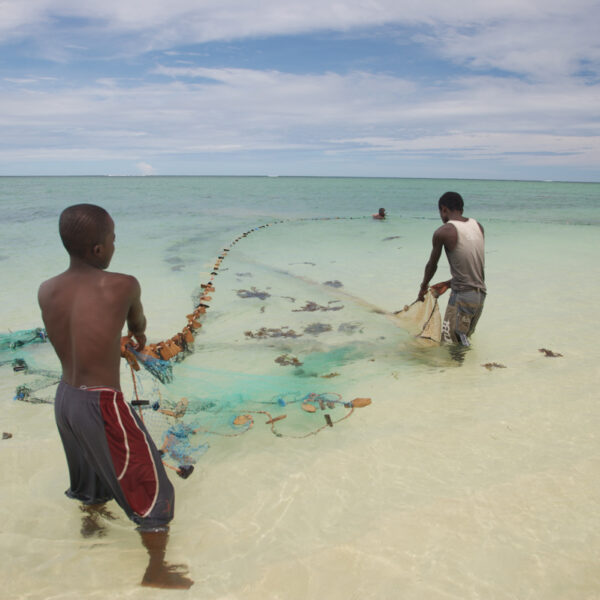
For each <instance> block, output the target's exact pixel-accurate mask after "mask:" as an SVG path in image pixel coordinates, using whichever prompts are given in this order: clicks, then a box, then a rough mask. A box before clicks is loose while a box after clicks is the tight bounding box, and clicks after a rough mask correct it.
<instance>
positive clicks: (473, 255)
mask: <svg viewBox="0 0 600 600" xmlns="http://www.w3.org/2000/svg"><path fill="white" fill-rule="evenodd" d="M448 223H449V224H450V225H453V226H454V228H455V229H456V233H457V234H458V242H457V244H456V247H455V248H454V250H452V251H451V252H446V256H447V257H448V262H449V263H450V273H451V274H452V289H453V290H456V291H457V292H461V291H466V290H472V289H477V290H481V291H482V292H485V291H486V287H485V274H484V268H485V259H484V240H483V233H482V232H481V228H480V227H479V223H477V221H476V220H475V219H467V220H466V221H448Z"/></svg>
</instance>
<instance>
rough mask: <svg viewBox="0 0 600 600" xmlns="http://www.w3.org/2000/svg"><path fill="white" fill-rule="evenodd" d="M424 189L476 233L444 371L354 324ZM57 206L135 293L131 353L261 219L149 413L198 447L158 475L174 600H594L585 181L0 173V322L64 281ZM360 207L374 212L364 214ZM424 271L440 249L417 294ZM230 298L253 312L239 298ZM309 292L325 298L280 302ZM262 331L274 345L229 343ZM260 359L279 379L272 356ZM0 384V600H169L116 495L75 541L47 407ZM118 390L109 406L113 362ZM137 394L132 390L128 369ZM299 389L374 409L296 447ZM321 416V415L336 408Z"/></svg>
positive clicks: (405, 235) (386, 271) (33, 320)
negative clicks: (166, 506)
mask: <svg viewBox="0 0 600 600" xmlns="http://www.w3.org/2000/svg"><path fill="white" fill-rule="evenodd" d="M448 189H454V190H456V191H459V192H461V193H462V194H463V196H464V198H465V202H466V210H465V214H466V215H468V216H474V217H475V218H477V219H479V220H480V221H481V222H482V224H483V225H484V227H485V229H486V238H487V247H486V278H487V283H488V288H489V294H488V299H487V301H486V307H485V310H484V314H483V317H482V320H481V322H480V324H479V326H478V331H477V332H476V334H475V336H474V338H473V346H472V348H471V350H470V351H469V352H467V353H466V355H465V356H464V361H463V362H462V363H457V362H456V361H454V360H452V358H451V357H450V356H449V354H448V353H447V351H446V350H445V349H441V348H423V347H420V346H418V345H417V344H416V343H415V342H414V341H413V340H411V338H410V337H409V336H408V335H407V334H406V332H404V331H403V330H401V329H399V328H397V327H396V326H394V324H393V323H392V322H391V321H390V320H389V319H387V318H386V317H385V316H384V315H382V314H378V313H377V312H374V311H373V307H379V308H381V309H383V310H385V311H391V310H396V309H399V308H401V307H403V306H404V305H405V304H408V303H410V302H412V301H413V300H414V298H415V297H416V294H417V291H418V285H419V283H420V281H421V277H422V271H423V268H424V265H425V262H426V260H427V258H428V255H429V250H430V244H431V235H432V233H433V231H434V229H435V228H436V227H437V226H438V225H439V224H440V222H439V218H438V217H437V209H436V199H437V198H438V197H439V195H441V193H443V192H444V191H447V190H448ZM79 201H89V202H95V203H99V204H102V205H103V206H105V207H106V208H107V209H108V210H109V212H111V214H112V215H113V217H114V219H115V221H116V233H117V251H116V254H115V257H114V259H113V264H112V265H111V269H112V270H115V271H122V272H128V273H133V274H135V275H136V276H137V277H138V279H139V280H140V283H141V285H142V290H143V292H142V294H143V296H142V298H143V302H144V307H145V310H146V313H147V316H148V321H149V328H148V335H149V338H150V339H151V340H152V341H158V340H160V339H163V338H166V337H170V336H171V335H173V334H174V333H175V332H177V331H179V330H180V329H181V328H182V327H183V325H185V323H186V318H185V316H186V315H187V314H189V312H191V310H192V308H193V306H194V294H197V292H198V288H199V286H200V284H201V283H203V282H206V281H207V280H208V278H209V277H210V272H211V271H212V268H213V265H214V262H215V258H216V257H217V256H218V255H219V254H220V253H221V252H222V250H223V248H225V247H229V245H230V244H231V242H232V240H234V239H236V238H237V237H238V236H239V235H240V234H242V233H244V232H246V231H249V230H251V229H253V228H255V227H257V226H259V225H262V224H263V223H270V222H274V221H279V220H282V221H283V222H281V223H277V224H274V225H272V226H270V227H267V228H263V229H259V230H257V231H253V232H252V233H251V234H250V235H248V236H247V237H244V238H242V239H241V240H240V241H239V242H238V243H237V244H235V245H234V246H231V251H230V252H229V254H228V256H227V257H226V259H225V260H224V261H223V263H222V266H221V268H220V270H219V275H218V276H217V277H216V278H215V281H214V285H215V288H216V289H215V292H214V293H213V294H211V295H212V296H213V300H212V302H211V309H210V310H209V311H208V312H207V314H206V316H205V318H204V319H203V328H202V330H201V333H200V334H199V336H198V337H197V340H196V351H195V353H194V354H193V355H192V356H190V357H188V358H187V359H186V360H185V361H184V362H183V363H181V364H179V365H176V366H175V368H174V374H175V380H174V382H173V383H172V384H171V385H167V386H162V387H161V394H163V395H165V396H167V397H168V398H169V399H172V400H173V401H176V400H178V399H179V398H180V397H183V396H185V397H187V398H188V399H189V401H190V411H189V415H188V418H189V421H190V423H192V424H194V425H195V426H200V427H203V429H204V430H209V431H211V432H212V433H207V432H206V431H204V430H203V432H201V433H199V434H198V443H202V444H208V446H209V447H208V450H206V452H204V453H203V454H202V455H201V456H199V457H198V462H197V464H196V470H195V472H194V474H193V475H192V476H191V477H190V478H189V479H187V480H182V479H179V478H177V477H176V476H175V477H173V478H172V480H173V483H174V485H175V487H176V495H177V496H176V497H177V510H176V517H175V520H174V522H173V525H172V531H171V540H170V545H169V549H168V559H169V560H170V561H171V562H174V563H179V562H181V563H186V564H188V565H189V567H190V574H191V576H192V578H193V579H194V580H195V581H196V583H195V585H194V587H193V588H192V590H191V591H190V592H188V595H190V596H191V597H199V598H200V597H202V598H286V599H288V598H292V599H294V598H299V599H300V598H333V599H335V598H361V599H362V598H377V599H379V598H397V597H402V598H419V599H420V598H433V599H435V598H457V599H458V598H460V599H463V598H544V599H548V598H549V599H563V598H577V599H579V598H593V597H596V596H599V595H600V575H599V574H598V569H597V564H598V560H599V558H600V527H599V526H598V524H597V518H596V517H597V513H598V509H599V504H600V485H599V481H600V478H599V477H598V474H599V472H600V471H599V466H600V463H599V461H598V458H597V457H598V450H599V440H598V430H599V429H598V425H599V410H598V407H597V393H596V391H595V386H596V385H597V381H598V375H599V368H598V360H597V359H598V352H597V350H596V340H595V338H596V335H595V332H596V330H597V323H598V318H597V309H596V301H595V299H596V296H597V293H598V291H599V289H598V288H599V285H598V282H597V281H598V280H597V277H596V276H595V273H596V271H597V266H596V265H597V258H598V249H599V237H598V231H599V225H600V185H598V184H566V183H533V182H486V181H455V180H453V181H442V180H391V179H390V180H386V179H381V180H379V179H376V180H371V179H369V180H364V179H303V178H0V207H1V209H2V214H3V220H2V226H1V228H2V236H1V238H0V267H1V268H2V281H3V284H4V285H3V286H2V287H1V289H0V301H1V302H2V306H3V310H2V312H1V313H0V331H1V332H6V331H9V330H13V331H14V330H19V329H28V328H31V327H36V326H38V325H40V318H39V313H38V309H37V305H36V299H35V297H36V291H37V287H38V285H39V283H40V282H41V281H42V280H43V279H44V278H46V277H48V276H50V275H52V274H55V273H57V272H58V271H60V270H62V269H63V268H65V267H66V258H65V257H66V255H65V253H64V250H63V249H62V247H61V245H60V241H59V239H58V235H57V218H58V214H59V212H60V210H62V208H64V207H65V206H66V205H68V204H71V203H74V202H79ZM380 206H385V207H386V208H387V210H388V213H389V215H390V216H389V219H388V220H386V221H385V222H375V221H373V220H372V219H371V218H370V214H371V213H374V212H376V210H377V208H379V207H380ZM323 217H344V218H343V219H332V220H321V218H323ZM351 217H352V218H351ZM311 218H319V220H310V219H311ZM447 276H448V269H447V264H446V262H445V258H442V260H441V261H440V268H439V270H438V273H437V275H436V278H435V280H442V279H444V278H447ZM326 282H329V284H326ZM331 282H339V284H341V286H339V285H338V284H337V283H335V284H334V285H336V286H338V287H334V286H333V285H332V283H331ZM253 288H255V290H256V291H258V292H263V293H266V294H268V296H264V294H261V295H262V296H263V297H262V299H261V298H260V297H243V296H244V295H248V294H244V292H243V291H244V290H246V291H251V292H252V291H253ZM309 302H313V303H315V305H317V306H318V307H322V308H329V309H331V308H338V307H342V308H340V310H314V311H308V310H301V309H302V308H303V307H306V306H307V303H309ZM444 305H445V298H443V300H442V310H443V308H444ZM313 306H314V305H313ZM262 327H265V328H270V329H280V328H288V329H293V330H294V331H295V332H296V333H297V334H299V337H295V338H291V337H290V338H281V337H279V338H269V339H256V338H252V337H250V336H248V335H246V332H254V333H256V332H257V331H259V330H260V328H262ZM288 329H284V330H288ZM300 334H301V335H300ZM540 348H547V349H551V350H553V351H555V352H558V353H560V354H562V355H563V356H562V357H556V358H548V357H546V356H544V355H543V354H542V353H540V352H539V349H540ZM17 354H18V353H13V354H10V353H6V352H5V353H3V357H2V360H5V359H10V358H12V357H13V356H17ZM23 354H24V355H25V356H26V357H27V360H28V362H29V363H30V364H31V365H33V366H35V367H36V368H38V369H47V370H54V371H56V370H57V369H58V366H57V362H56V359H55V358H54V356H53V354H52V350H51V348H50V347H49V345H37V346H29V347H27V349H26V351H24V353H23ZM282 355H288V356H293V357H296V358H298V360H299V361H301V362H302V363H303V364H302V366H300V367H294V366H289V365H288V366H281V365H280V364H279V363H277V362H276V359H277V358H278V357H280V356H282ZM487 363H498V364H501V365H504V366H505V368H494V369H491V370H488V369H486V368H484V367H483V366H482V365H484V364H487ZM0 370H1V372H2V380H1V382H0V405H1V406H2V411H0V428H1V429H2V431H7V432H11V433H12V434H13V437H12V438H11V439H8V440H2V441H1V442H0V462H1V464H2V473H3V486H2V488H1V489H2V491H1V492H0V495H1V500H2V501H1V502H0V511H1V512H2V522H3V523H4V526H3V527H2V529H1V532H2V533H1V534H0V548H1V550H2V555H3V556H4V561H3V562H2V565H1V566H0V578H1V579H2V581H3V582H5V583H4V584H3V587H4V590H3V592H0V597H6V598H71V597H72V598H75V597H77V598H80V597H86V598H100V597H102V598H105V597H110V598H130V597H131V598H137V597H139V598H142V597H144V598H148V597H150V598H152V597H159V594H160V597H161V598H162V597H165V596H170V595H174V596H175V595H177V594H179V595H180V594H181V593H180V592H158V591H156V592H154V591H148V590H145V589H142V588H140V587H138V583H139V580H140V579H141V576H142V574H143V571H144V568H145V563H146V560H145V554H144V551H143V550H142V548H141V545H140V543H139V539H138V537H137V535H136V534H135V532H134V530H133V526H132V524H131V523H130V522H129V521H127V520H126V519H125V518H124V516H123V515H122V513H121V512H120V510H119V508H118V507H117V506H116V505H114V504H112V505H111V507H110V510H111V512H112V513H113V514H114V515H115V517H116V520H114V521H107V522H106V523H105V525H106V532H105V533H106V534H105V535H104V536H102V537H94V538H83V537H82V536H81V535H80V532H79V530H80V528H81V516H80V512H79V510H78V507H77V504H76V503H75V502H72V501H69V500H68V499H67V498H66V497H65V496H64V495H63V491H64V489H65V488H66V487H67V471H66V465H65V462H64V456H63V451H62V447H61V445H60V441H59V439H58V436H57V433H56V429H55V425H54V420H53V414H52V407H51V406H49V405H44V404H42V405H32V404H27V403H23V402H16V401H13V399H12V398H13V396H14V392H15V388H16V387H17V386H18V385H20V384H21V383H22V382H23V381H28V382H31V381H34V382H35V381H36V380H37V381H39V380H40V378H39V377H37V378H36V377H35V376H32V375H29V376H26V375H23V374H22V373H14V372H13V371H12V369H10V366H9V365H5V366H3V367H0ZM335 374H337V375H335ZM326 375H329V377H324V376H326ZM332 375H333V376H332ZM27 378H29V379H27ZM42 379H43V378H42ZM122 379H123V388H124V390H125V392H126V394H127V395H129V396H130V395H131V388H132V386H131V377H130V375H129V374H128V372H127V370H126V369H125V367H124V368H123V377H122ZM141 383H142V386H143V393H145V394H147V395H151V394H153V393H155V391H156V387H157V385H156V384H154V383H153V382H152V380H151V379H150V378H149V376H144V377H143V378H142V381H141ZM52 392H53V389H52V387H51V386H49V387H48V389H41V390H40V392H39V393H40V395H42V396H44V395H45V396H48V397H51V396H52ZM311 392H314V393H328V394H331V395H332V396H331V397H332V398H333V397H334V396H333V395H334V394H337V395H339V396H335V397H341V398H342V399H343V401H349V400H351V399H352V398H355V397H370V398H372V401H373V403H372V404H371V405H370V406H367V407H364V408H359V409H356V410H355V411H354V413H353V414H352V415H350V416H349V417H348V418H346V419H344V420H340V421H339V422H337V423H334V427H333V428H329V427H326V426H325V428H324V429H323V430H322V431H320V432H319V433H318V434H317V435H307V434H310V433H311V432H313V431H315V430H317V429H320V428H321V427H323V426H324V425H325V421H324V418H323V414H324V413H323V412H322V411H320V410H318V411H317V412H316V413H315V414H308V413H306V412H304V411H302V410H301V409H300V408H299V403H298V402H293V401H292V402H290V400H293V399H297V398H301V397H302V396H304V395H306V394H308V393H311ZM279 398H283V399H284V400H287V404H286V405H285V406H281V404H280V403H279V402H278V399H279ZM207 406H211V407H212V408H213V409H212V410H204V411H203V410H202V407H207ZM217 409H218V410H217ZM260 411H266V412H269V413H270V414H272V415H274V416H275V415H281V414H286V418H285V419H283V420H281V421H278V422H277V423H276V424H275V432H277V433H279V434H280V436H278V435H273V431H272V429H271V427H270V426H269V425H267V424H265V421H266V420H267V417H266V416H265V415H263V414H262V413H261V412H260ZM330 412H331V415H332V418H333V419H334V421H335V420H337V419H338V418H341V417H342V416H344V415H345V414H346V412H347V409H344V408H343V407H342V406H341V405H337V404H336V405H335V406H334V408H331V409H330ZM240 413H249V414H252V415H253V417H254V426H253V427H252V428H251V429H249V430H248V431H247V432H245V433H243V434H240V435H234V436H233V437H227V436H224V435H219V434H223V433H228V434H232V433H233V434H236V433H240V432H239V431H236V430H234V429H232V427H231V426H230V420H231V418H232V417H233V416H235V415H236V414H240ZM303 436H306V437H303ZM107 573H110V577H107V576H106V574H107ZM2 594H4V596H3V595H2Z"/></svg>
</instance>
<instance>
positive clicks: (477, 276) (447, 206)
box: [418, 192, 486, 346]
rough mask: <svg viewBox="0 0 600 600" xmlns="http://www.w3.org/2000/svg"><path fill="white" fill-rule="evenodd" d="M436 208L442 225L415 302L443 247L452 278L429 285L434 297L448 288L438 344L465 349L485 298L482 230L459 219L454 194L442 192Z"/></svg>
mask: <svg viewBox="0 0 600 600" xmlns="http://www.w3.org/2000/svg"><path fill="white" fill-rule="evenodd" d="M438 208H439V211H440V218H441V219H442V222H443V223H444V225H442V226H441V227H440V228H438V229H437V230H436V231H435V233H434V234H433V242H432V244H433V248H432V250H431V255H430V257H429V261H428V262H427V265H426V266H425V274H424V275H423V282H422V283H421V288H420V289H419V296H418V299H419V300H423V298H424V296H425V294H426V293H427V290H428V289H429V282H430V281H431V278H432V277H433V276H434V275H435V272H436V271H437V265H438V261H439V260H440V256H441V254H442V248H443V249H444V250H445V251H446V256H447V258H448V263H449V264H450V273H451V275H452V279H450V280H449V281H442V282H441V283H437V284H436V285H434V286H432V288H433V289H434V291H435V292H437V294H438V295H440V294H443V293H444V292H445V291H446V290H447V289H448V288H451V289H452V293H451V294H450V299H449V300H448V307H447V308H446V314H445V315H444V321H443V323H442V342H445V343H457V344H461V345H462V346H469V338H470V337H471V334H472V333H473V332H474V331H475V326H476V325H477V321H478V320H479V317H480V316H481V312H482V311H483V304H484V302H485V296H486V287H485V274H484V262H485V261H484V233H483V227H482V226H481V225H480V224H479V223H478V222H477V221H476V220H475V219H468V218H466V217H463V208H464V203H463V199H462V197H461V195H460V194H457V193H456V192H446V193H445V194H444V195H443V196H442V197H441V198H440V199H439V202H438Z"/></svg>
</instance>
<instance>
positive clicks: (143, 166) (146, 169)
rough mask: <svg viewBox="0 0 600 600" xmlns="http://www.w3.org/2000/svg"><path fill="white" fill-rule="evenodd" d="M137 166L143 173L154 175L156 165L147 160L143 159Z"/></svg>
mask: <svg viewBox="0 0 600 600" xmlns="http://www.w3.org/2000/svg"><path fill="white" fill-rule="evenodd" d="M135 166H136V167H137V170H138V171H139V172H140V173H141V174H142V175H154V167H153V166H152V165H150V164H148V163H147V162H143V161H141V162H139V163H137V165H135Z"/></svg>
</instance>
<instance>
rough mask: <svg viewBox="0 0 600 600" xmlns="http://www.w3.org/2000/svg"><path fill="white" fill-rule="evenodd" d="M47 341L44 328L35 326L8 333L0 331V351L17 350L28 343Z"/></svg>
mask: <svg viewBox="0 0 600 600" xmlns="http://www.w3.org/2000/svg"><path fill="white" fill-rule="evenodd" d="M47 341H48V336H47V335H46V330H45V329H43V328H41V327H37V328H35V329H26V330H22V331H15V332H9V333H0V351H2V350H17V349H18V348H22V347H23V346H28V345H30V344H43V343H45V342H47Z"/></svg>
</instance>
